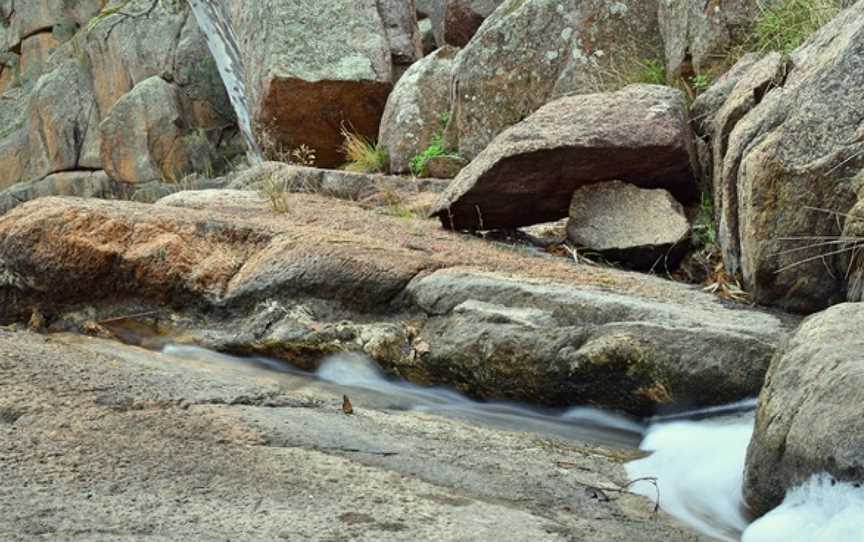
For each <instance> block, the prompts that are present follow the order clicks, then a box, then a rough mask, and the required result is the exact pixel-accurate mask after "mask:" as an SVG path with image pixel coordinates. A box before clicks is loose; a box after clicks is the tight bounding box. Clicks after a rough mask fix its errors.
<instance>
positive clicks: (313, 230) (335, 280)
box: [0, 192, 786, 414]
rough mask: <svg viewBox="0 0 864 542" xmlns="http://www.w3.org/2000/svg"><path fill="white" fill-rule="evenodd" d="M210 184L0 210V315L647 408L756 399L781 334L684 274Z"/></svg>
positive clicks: (500, 393) (479, 391)
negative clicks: (164, 194) (371, 364)
mask: <svg viewBox="0 0 864 542" xmlns="http://www.w3.org/2000/svg"><path fill="white" fill-rule="evenodd" d="M211 195H212V193H208V197H206V198H203V199H202V198H190V197H172V198H170V199H168V200H166V201H165V202H164V204H160V205H158V206H152V205H142V204H135V203H130V202H120V201H113V202H112V201H99V200H77V199H59V198H43V199H41V200H39V201H34V202H30V203H27V204H24V205H22V206H20V207H17V208H16V209H14V210H13V211H11V212H10V213H8V214H6V215H4V216H3V217H2V218H0V321H3V322H7V321H9V320H10V319H21V318H23V319H26V318H29V317H30V312H31V311H32V310H33V309H34V308H35V309H38V310H41V311H42V312H43V313H44V314H45V315H46V316H48V318H49V320H52V321H57V322H62V321H63V320H64V316H63V315H64V314H65V312H66V311H71V313H70V314H83V313H82V312H81V311H82V310H83V311H84V313H87V312H88V311H89V312H92V311H97V312H99V311H101V310H106V309H107V310H110V311H125V310H131V306H136V307H137V309H136V311H137V312H140V311H141V310H142V305H143V306H145V307H146V306H154V307H158V310H169V308H170V307H173V308H174V309H175V310H178V311H180V312H181V313H183V314H185V315H186V316H187V317H190V318H192V320H189V325H188V331H189V333H190V334H191V336H194V337H198V339H199V340H200V342H203V343H204V344H207V345H211V346H214V347H218V348H220V349H223V350H228V351H232V352H237V353H246V354H253V353H259V354H266V355H272V356H278V357H281V358H283V359H286V360H288V361H290V362H291V363H294V364H295V365H298V366H301V367H304V368H315V367H316V366H317V365H318V364H319V363H320V361H321V360H322V359H323V358H324V357H325V356H326V355H327V354H329V353H332V352H340V351H357V350H359V351H363V352H366V353H367V354H369V355H370V356H372V357H374V358H375V360H376V361H377V362H378V363H379V364H380V365H381V366H382V367H384V368H385V369H387V370H388V371H389V372H390V373H392V374H397V375H402V376H405V377H407V378H410V379H412V380H413V381H415V382H421V383H426V384H448V385H452V386H456V387H458V388H460V389H462V390H463V391H465V392H467V393H470V394H472V395H475V396H480V397H487V398H499V399H512V400H526V401H532V402H539V403H544V404H549V405H565V404H575V403H581V404H585V403H592V404H597V405H604V406H608V407H614V408H621V409H624V410H628V411H632V412H636V413H642V414H644V413H650V412H654V411H656V410H658V409H663V408H672V409H676V408H686V407H688V406H692V405H704V404H717V403H723V402H728V401H731V400H735V399H740V398H743V397H746V396H749V395H751V394H754V393H756V391H757V390H758V389H759V387H760V386H761V384H762V378H763V375H764V372H765V370H766V369H767V364H768V362H769V360H770V358H771V356H772V354H773V352H774V350H775V347H776V345H777V344H778V343H779V341H781V340H782V338H783V336H784V334H785V330H786V325H785V324H784V322H783V321H781V320H779V319H778V318H777V317H775V316H772V315H770V314H766V313H762V312H759V311H753V310H746V309H741V308H735V307H732V306H726V305H723V304H721V303H720V302H719V301H718V300H717V299H716V298H714V297H713V296H710V295H708V294H705V293H703V292H700V291H698V290H694V289H691V288H687V287H685V286H683V285H678V284H674V283H671V282H668V281H663V280H660V279H658V278H655V277H650V276H643V275H635V274H632V273H627V272H623V271H616V270H611V269H609V270H606V269H599V268H594V267H585V266H574V265H573V264H572V263H568V262H566V261H563V260H562V261H549V260H547V259H541V258H537V257H534V256H532V255H529V254H518V253H515V252H514V251H512V250H508V249H504V248H498V247H496V246H494V245H490V244H488V243H485V242H484V241H482V240H479V239H473V240H471V239H469V240H465V239H464V238H462V237H461V236H459V235H457V234H451V233H446V232H441V230H440V229H439V228H438V227H437V225H436V224H434V223H430V222H429V221H424V220H416V219H415V220H411V219H408V220H406V219H405V218H400V217H387V216H382V215H379V214H373V213H370V212H368V211H365V210H363V209H362V208H360V207H359V206H357V205H355V204H350V203H345V202H340V201H338V200H333V199H326V198H321V197H318V196H312V195H306V194H287V195H286V205H287V207H288V209H290V211H289V212H290V216H291V220H285V219H284V218H283V217H282V216H281V215H280V216H275V215H273V214H272V212H270V211H268V209H267V208H266V207H265V206H264V205H265V204H264V203H262V202H261V199H260V198H255V197H246V198H244V197H240V195H239V194H238V193H236V192H235V193H232V194H231V195H230V196H229V197H228V200H227V201H230V202H231V203H230V204H229V205H228V206H227V207H226V208H225V209H220V208H218V207H213V206H212V205H216V204H218V201H219V199H218V198H213V197H210V196H211ZM223 195H224V194H223ZM250 196H251V194H250ZM206 202H209V203H206ZM178 205H180V206H183V207H177V206H178ZM208 205H209V206H208ZM202 206H203V207H204V208H203V209H202V210H198V209H200V208H201V207H202ZM323 216H337V217H338V220H339V228H338V229H337V230H334V229H333V227H332V225H331V223H330V222H329V221H322V220H321V217H323ZM86 307H91V308H89V309H88V308H86ZM280 307H281V308H280ZM199 311H200V312H199ZM95 319H96V320H98V319H99V318H95ZM193 322H197V323H193Z"/></svg>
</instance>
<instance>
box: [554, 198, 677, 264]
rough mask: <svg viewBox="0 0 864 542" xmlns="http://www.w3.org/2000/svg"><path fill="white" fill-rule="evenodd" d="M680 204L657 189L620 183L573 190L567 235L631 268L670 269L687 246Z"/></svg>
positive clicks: (578, 242)
mask: <svg viewBox="0 0 864 542" xmlns="http://www.w3.org/2000/svg"><path fill="white" fill-rule="evenodd" d="M689 234H690V223H689V222H688V220H687V217H686V216H685V215H684V208H683V207H682V206H681V204H680V203H678V201H676V200H675V198H673V197H672V195H671V194H670V193H669V192H667V191H666V190H662V189H650V190H649V189H645V188H638V187H636V186H634V185H631V184H627V183H622V182H620V181H610V182H604V183H597V184H592V185H588V186H584V187H582V188H580V189H579V190H577V191H576V192H574V193H573V199H572V200H571V202H570V220H569V222H568V224H567V237H568V238H569V239H570V240H571V241H573V242H574V243H576V244H577V245H579V246H581V247H585V248H588V249H589V250H592V251H596V252H599V253H600V254H602V255H603V256H604V257H607V258H609V259H612V260H615V261H620V262H623V263H624V264H625V265H627V266H628V267H633V268H636V269H659V270H674V269H675V268H676V267H677V265H678V262H679V261H680V260H681V258H682V257H683V256H684V253H685V252H686V251H687V249H688V248H689V242H688V237H689Z"/></svg>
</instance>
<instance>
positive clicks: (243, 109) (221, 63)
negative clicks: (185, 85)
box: [189, 0, 263, 165]
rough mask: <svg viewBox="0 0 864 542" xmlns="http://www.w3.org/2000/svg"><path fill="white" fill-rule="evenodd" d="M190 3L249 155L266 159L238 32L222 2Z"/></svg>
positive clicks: (252, 159) (255, 161)
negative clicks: (255, 123) (251, 106)
mask: <svg viewBox="0 0 864 542" xmlns="http://www.w3.org/2000/svg"><path fill="white" fill-rule="evenodd" d="M189 6H190V7H191V8H192V13H193V14H194V15H195V20H196V21H197V22H198V27H199V28H201V31H202V32H203V33H204V36H205V37H206V38H207V47H208V48H209V49H210V54H211V55H213V59H214V60H215V61H216V66H217V68H218V69H219V75H220V76H221V77H222V83H223V84H224V85H225V90H226V91H227V92H228V97H229V98H230V100H231V105H232V106H233V107H234V112H235V113H236V115H237V124H238V126H239V127H240V133H241V134H243V140H244V141H245V143H246V155H247V156H248V158H249V162H250V163H251V164H253V165H255V164H260V163H261V162H262V161H263V154H262V152H261V147H260V146H259V145H258V142H257V140H256V139H255V133H254V132H253V131H252V116H251V113H250V112H249V111H250V110H249V100H248V98H247V96H248V94H247V92H246V80H245V78H246V75H245V74H246V71H245V69H244V67H243V57H242V56H241V55H240V48H239V47H238V45H237V36H236V35H235V34H234V29H233V27H232V26H231V24H230V22H229V19H228V17H227V16H226V14H225V12H224V8H223V7H222V4H221V3H220V2H218V1H216V0H189Z"/></svg>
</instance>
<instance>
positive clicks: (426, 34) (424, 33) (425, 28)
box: [417, 19, 438, 56]
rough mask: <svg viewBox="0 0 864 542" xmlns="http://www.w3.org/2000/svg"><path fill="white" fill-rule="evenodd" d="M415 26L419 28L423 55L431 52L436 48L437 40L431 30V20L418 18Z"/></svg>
mask: <svg viewBox="0 0 864 542" xmlns="http://www.w3.org/2000/svg"><path fill="white" fill-rule="evenodd" d="M417 27H418V28H419V29H420V37H421V40H422V42H423V55H424V56H425V55H428V54H431V53H432V51H434V50H435V49H437V48H438V42H436V41H435V34H434V32H433V31H432V21H430V20H429V19H420V20H419V21H417Z"/></svg>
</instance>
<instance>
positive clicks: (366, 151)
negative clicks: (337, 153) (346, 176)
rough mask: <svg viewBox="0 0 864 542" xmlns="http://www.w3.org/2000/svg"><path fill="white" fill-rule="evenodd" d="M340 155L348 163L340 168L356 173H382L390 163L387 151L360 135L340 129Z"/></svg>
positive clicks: (343, 128)
mask: <svg viewBox="0 0 864 542" xmlns="http://www.w3.org/2000/svg"><path fill="white" fill-rule="evenodd" d="M342 137H343V138H344V141H343V143H342V153H343V154H344V155H345V158H346V159H347V160H348V162H347V163H346V164H345V165H344V166H342V168H343V169H345V170H346V171H353V172H356V173H384V172H386V171H387V167H388V164H389V162H390V159H389V157H388V156H387V151H385V150H384V149H383V148H381V147H380V146H378V145H377V144H374V143H372V142H371V141H369V140H368V139H366V138H365V137H363V136H362V135H360V134H358V133H356V132H354V131H352V130H349V129H347V128H346V127H345V126H343V127H342Z"/></svg>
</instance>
